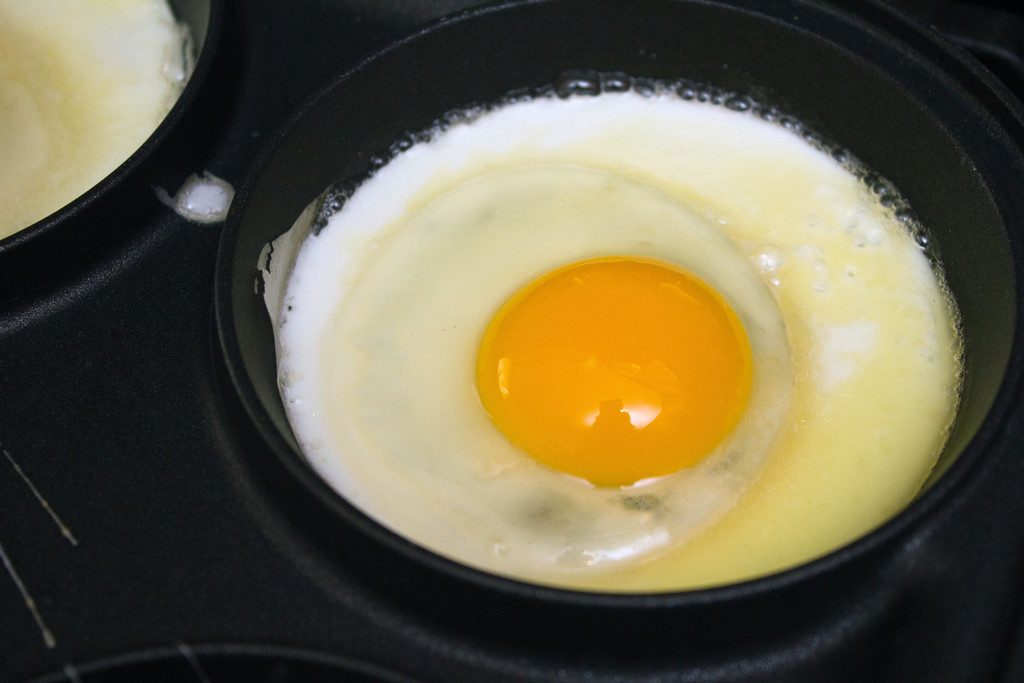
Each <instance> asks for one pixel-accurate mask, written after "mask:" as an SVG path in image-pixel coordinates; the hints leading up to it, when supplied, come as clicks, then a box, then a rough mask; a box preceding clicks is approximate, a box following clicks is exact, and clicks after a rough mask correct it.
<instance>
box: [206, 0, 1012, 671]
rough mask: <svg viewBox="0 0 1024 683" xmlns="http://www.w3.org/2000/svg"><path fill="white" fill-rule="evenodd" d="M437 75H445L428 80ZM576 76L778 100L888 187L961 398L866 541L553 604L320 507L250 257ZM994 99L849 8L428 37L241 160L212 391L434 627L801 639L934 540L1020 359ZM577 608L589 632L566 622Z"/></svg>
mask: <svg viewBox="0 0 1024 683" xmlns="http://www.w3.org/2000/svg"><path fill="white" fill-rule="evenodd" d="M580 17H585V19H584V20H580ZM723 35H729V36H732V37H733V38H732V39H730V40H721V39H720V38H719V37H718V36H723ZM524 36H525V38H524ZM867 43H870V44H871V45H872V50H871V52H870V54H866V53H865V51H864V49H863V45H864V44H867ZM765 46H775V47H773V48H772V49H765ZM467 54H468V55H473V56H474V59H472V60H466V59H465V55H467ZM456 63H457V64H460V65H463V66H460V68H459V69H458V70H452V69H450V68H449V67H450V65H451V64H456ZM579 69H592V70H594V71H600V72H622V73H627V74H631V75H638V76H639V75H644V76H650V77H651V78H659V79H674V78H687V79H690V80H693V81H697V82H705V83H713V84H715V85H717V86H719V87H721V88H725V89H728V90H730V91H733V92H737V93H751V94H752V95H754V96H756V97H757V98H758V99H761V100H767V101H770V102H775V103H778V104H779V106H780V108H783V109H784V110H785V111H786V112H788V113H790V114H791V115H793V116H794V117H796V118H798V119H799V120H801V121H804V122H806V123H807V124H809V125H810V126H812V127H813V128H814V129H815V130H816V131H818V132H819V133H820V134H821V135H822V136H823V137H824V138H826V139H828V140H830V141H832V142H834V143H836V144H838V145H840V146H842V147H843V148H846V149H850V150H853V151H854V152H855V153H856V155H857V156H858V157H859V158H860V159H861V160H862V161H863V162H864V163H865V165H866V166H868V167H869V168H871V169H873V170H875V171H876V172H878V173H879V174H880V175H882V176H883V177H885V178H887V179H889V180H890V181H892V182H893V183H894V184H895V186H896V187H898V188H900V190H901V191H902V193H903V195H904V196H905V197H906V198H907V199H908V201H909V202H910V204H911V205H912V206H913V207H914V210H915V211H916V213H917V215H918V216H919V217H920V219H921V221H922V223H923V224H924V225H927V226H928V227H929V229H930V230H931V232H932V234H933V236H934V238H935V241H936V242H937V243H938V246H939V250H940V252H941V254H942V256H943V258H944V261H943V263H944V268H945V273H946V276H947V280H948V284H949V287H950V289H951V291H952V294H953V296H954V298H955V299H956V301H957V303H958V305H959V308H960V311H961V315H962V324H963V329H964V332H965V344H966V350H965V368H966V373H967V377H968V380H967V383H966V386H965V388H964V392H963V396H962V400H961V406H960V411H959V414H958V418H957V420H956V423H955V425H954V426H953V430H952V435H951V438H950V440H949V443H948V444H947V447H946V449H945V450H944V452H943V453H942V454H941V457H940V460H939V465H938V467H937V469H936V472H935V474H934V475H933V477H932V478H931V479H930V480H929V482H928V484H927V485H926V487H925V490H924V491H923V492H922V493H921V494H920V495H919V496H918V498H917V499H916V500H915V501H914V502H913V503H912V504H911V505H910V506H909V507H908V508H907V509H905V510H904V511H903V512H901V513H899V514H898V515H896V516H895V517H894V518H893V519H891V520H890V521H889V522H887V523H885V524H884V525H882V526H881V527H879V528H878V529H876V530H875V531H874V532H872V533H870V534H868V535H867V536H865V537H863V538H861V539H859V540H857V541H855V542H853V543H851V544H849V545H847V546H845V547H843V548H840V549H838V550H836V551H834V552H832V553H830V554H828V555H826V556H825V557H822V558H820V559H818V560H815V561H812V562H809V563H807V564H804V565H801V566H799V567H796V568H793V569H790V570H788V571H784V572H781V573H778V574H774V575H771V576H767V577H764V578H760V579H755V580H752V581H747V582H744V583H739V584H733V585H726V586H722V587H717V588H709V589H703V590H695V591H686V592H678V593H664V594H647V595H635V594H633V595H629V594H596V593H582V592H571V591H565V590H560V589H554V588H546V587H539V586H535V585H530V584H525V583H520V582H517V581H513V580H507V579H502V578H498V577H495V576H491V575H488V574H484V573H482V572H478V571H476V570H473V569H469V568H467V567H464V566H461V565H458V564H456V563H454V562H451V561H449V560H446V559H444V558H441V557H439V556H437V555H434V554H432V553H430V552H428V551H426V550H423V549H421V548H419V547H418V546H416V545H414V544H412V543H410V542H408V541H406V540H405V539H403V538H400V537H399V536H397V535H395V534H393V533H391V532H390V531H388V530H386V529H384V528H383V527H382V526H380V525H378V524H377V523H376V522H374V521H372V520H370V519H369V518H367V517H366V516H365V515H363V514H362V513H361V512H360V511H358V510H357V509H355V508H354V507H352V506H351V505H350V504H349V503H347V502H346V501H345V500H343V499H342V498H341V497H339V496H338V495H337V494H335V493H334V491H333V490H332V489H330V488H329V487H328V486H327V485H326V484H325V483H324V482H323V481H322V480H321V479H320V477H319V476H318V475H317V474H316V473H315V472H314V471H313V470H312V468H311V467H310V466H309V465H308V464H307V463H306V462H305V461H304V459H303V458H302V456H301V455H300V453H299V450H298V448H297V445H296V442H295V439H294V436H293V435H292V433H291V430H290V429H289V426H288V423H287V420H286V417H285V412H284V409H283V406H282V405H281V399H280V396H279V393H278V388H277V380H276V368H275V357H274V346H273V337H272V333H271V325H270V321H269V319H268V316H267V315H266V310H265V308H264V305H263V302H262V299H261V297H259V296H258V295H256V294H254V284H255V281H256V278H257V263H258V260H259V257H260V252H261V250H262V249H263V247H264V245H265V244H267V243H268V242H269V241H271V240H272V239H274V238H275V237H277V236H278V235H279V234H281V233H282V232H284V231H285V230H286V229H288V228H289V227H290V226H291V225H292V223H293V221H294V220H295V218H296V216H298V215H299V213H300V212H301V211H302V209H303V208H304V207H305V206H306V205H307V204H308V203H309V202H310V201H311V200H312V199H313V198H314V197H316V196H317V195H319V194H320V193H321V192H323V191H324V189H325V188H326V187H327V186H329V185H330V184H332V183H333V182H335V181H337V180H338V179H346V178H356V177H360V176H362V175H364V174H365V173H366V172H367V170H368V169H369V168H371V166H372V164H373V159H374V158H375V155H377V154H379V153H380V152H381V151H382V150H387V149H388V147H389V145H391V144H392V143H393V142H394V141H395V140H398V139H399V138H400V137H401V136H402V135H403V134H405V133H406V132H408V131H415V130H420V129H424V128H426V127H428V126H429V125H430V124H431V123H432V122H433V121H435V120H437V119H438V118H439V117H440V116H441V115H443V114H444V113H445V112H448V111H452V110H459V109H464V108H465V107H467V106H469V105H471V104H473V103H480V102H490V101H495V100H497V99H498V98H500V97H502V96H503V95H505V94H506V93H509V92H512V91H515V90H517V89H521V88H539V87H542V86H545V85H548V84H551V83H552V82H553V81H554V80H555V79H556V78H557V77H558V75H559V74H563V73H566V72H571V71H574V70H579ZM1009 101H1010V100H1009V99H1008V98H1006V97H1005V96H1004V94H1003V92H1002V90H1001V86H999V85H997V84H996V83H995V82H994V80H993V79H992V78H991V76H989V75H988V74H987V73H986V72H984V71H983V70H982V69H981V68H980V67H979V66H977V65H976V64H975V63H974V62H973V61H971V60H970V59H969V58H967V57H965V56H964V55H963V54H962V53H961V52H958V51H956V50H954V49H952V48H950V47H949V46H948V45H947V44H946V43H945V42H944V41H942V40H941V39H940V38H938V37H936V36H934V35H931V34H926V33H924V32H922V31H921V30H920V29H918V28H917V26H916V25H915V24H913V23H911V22H908V21H907V20H905V19H903V18H902V17H901V16H900V15H899V14H897V13H895V12H893V11H892V10H889V9H887V8H884V7H882V6H875V5H873V4H872V5H867V6H865V5H864V4H862V3H858V2H854V1H853V0H850V1H849V2H839V3H835V5H834V6H830V7H829V8H825V7H823V6H819V5H817V4H813V3H810V2H789V3H783V4H781V5H772V4H767V3H761V4H759V5H758V6H757V9H751V8H750V3H744V2H739V1H737V2H715V3H704V2H673V1H670V0H651V1H648V2H642V3H628V4H627V3H615V2H607V3H605V2H602V3H589V2H586V1H585V0H540V1H534V2H523V3H506V4H501V5H496V6H490V7H486V8H482V9H478V10H471V11H468V12H466V13H463V14H460V15H457V16H455V17H452V18H449V19H446V20H442V21H440V22H439V23H437V24H434V25H432V26H431V27H429V28H427V29H425V30H423V31H420V32H418V33H416V34H414V35H412V36H410V37H408V38H406V39H405V40H402V41H400V42H398V43H395V44H393V45H392V46H390V47H389V48H387V49H385V50H384V51H382V52H381V53H379V54H377V55H376V56H374V57H373V58H371V59H369V60H368V61H366V62H364V63H363V64H361V65H360V66H358V67H357V68H356V69H354V70H353V71H351V72H349V73H347V74H345V75H343V76H341V77H340V78H339V79H338V80H337V81H335V82H334V83H333V84H332V85H331V86H329V87H328V88H326V89H325V90H324V91H322V92H321V93H319V94H318V95H317V96H316V97H315V98H314V99H313V100H312V101H311V102H309V103H308V104H307V105H306V106H305V107H304V108H303V109H302V110H301V111H300V112H298V113H297V114H296V115H295V116H294V117H293V119H292V120H291V121H290V122H289V124H288V125H287V126H286V127H285V129H284V130H283V131H282V132H281V133H280V134H279V135H278V136H277V137H276V139H275V140H273V141H272V142H271V143H270V144H269V145H268V147H267V148H266V149H264V151H263V153H262V154H261V155H260V157H259V159H258V161H257V163H256V165H255V166H254V168H253V169H252V171H251V173H250V175H249V177H248V178H247V180H246V181H245V182H244V184H243V185H242V187H241V188H240V191H239V193H238V196H237V197H236V200H235V202H234V204H233V206H232V209H231V213H230V215H229V217H228V225H227V227H226V229H225V231H224V233H223V236H222V241H221V245H220V251H219V254H218V267H217V279H216V318H217V326H218V332H219V335H220V341H221V346H222V351H223V353H224V359H225V363H226V366H227V370H228V373H229V375H230V377H231V380H232V382H233V384H234V388H235V390H236V391H237V393H238V396H239V398H240V400H241V403H242V406H243V407H244V409H245V411H246V413H247V414H248V416H249V418H250V419H251V420H252V422H253V424H254V425H255V427H256V429H257V430H258V432H259V433H260V435H261V436H262V437H263V440H264V441H265V442H266V444H267V446H268V447H269V451H270V452H271V453H272V454H273V458H274V460H275V461H276V463H275V464H276V466H281V467H282V468H283V469H284V470H286V471H287V472H289V473H290V476H291V477H293V478H294V480H295V481H296V482H297V483H298V485H299V487H300V488H302V489H304V490H305V491H306V492H307V493H308V495H309V496H310V497H311V499H313V500H316V501H318V505H320V506H322V507H323V508H324V509H326V511H327V512H328V514H329V519H330V521H329V522H328V526H330V525H333V526H334V528H336V529H337V530H338V531H337V533H338V536H339V537H341V536H344V535H345V534H347V533H348V532H349V531H350V530H354V531H355V533H356V535H358V536H361V537H363V538H365V539H367V541H368V543H369V545H370V546H371V547H374V548H379V549H386V550H387V551H389V552H388V553H386V556H387V557H389V558H393V559H394V560H395V561H397V562H399V563H400V564H399V566H400V567H402V568H404V570H407V571H409V572H410V575H409V576H408V577H407V580H406V579H403V581H404V582H405V583H407V584H408V585H410V586H412V585H416V586H421V587H429V589H427V592H428V593H430V594H431V595H434V596H438V597H436V599H433V598H432V599H431V604H432V605H435V606H437V607H438V609H443V607H440V606H441V605H442V603H444V602H446V599H445V597H443V596H449V597H450V596H453V595H454V596H456V598H455V599H454V600H455V603H456V604H458V605H463V606H465V605H467V604H473V601H474V600H477V599H479V600H480V601H481V603H485V604H489V605H492V606H493V605H505V606H507V605H509V604H512V605H516V606H518V607H521V608H523V609H524V610H526V611H525V612H524V614H529V615H530V616H524V617H523V618H522V621H523V627H524V628H527V627H528V626H529V625H530V624H533V625H535V624H536V623H537V620H538V619H541V618H543V619H545V620H547V621H546V623H548V624H549V625H550V626H549V627H547V628H546V631H550V632H552V633H553V634H557V633H559V630H560V629H561V628H567V627H570V626H571V627H573V628H577V629H579V628H582V630H583V631H585V632H586V634H590V635H593V636H595V637H597V638H598V639H599V640H600V641H601V642H604V641H606V640H608V639H609V637H610V636H609V634H608V633H607V632H605V633H604V634H603V636H602V635H601V633H600V627H599V626H598V627H593V626H586V624H587V623H590V622H594V623H607V621H606V620H607V618H630V619H635V621H631V622H630V624H631V626H635V627H636V628H637V633H644V634H659V633H660V635H657V637H658V638H660V641H659V642H667V641H666V640H665V639H666V636H665V633H664V631H662V630H661V629H663V628H664V627H665V626H666V623H671V624H672V628H673V629H675V630H674V631H672V633H673V636H672V638H671V640H672V642H673V643H675V644H676V645H678V643H679V640H680V639H683V638H689V639H690V640H688V641H687V642H688V643H689V645H687V646H686V649H687V651H690V650H691V649H692V650H694V651H701V648H704V649H703V650H702V656H709V657H711V656H714V653H715V652H718V653H722V652H728V651H730V650H732V651H735V649H736V648H739V647H742V646H743V644H744V643H746V644H748V645H749V644H753V643H756V642H758V639H759V638H764V637H767V635H766V634H773V633H776V632H777V630H779V629H781V630H785V629H787V628H797V627H800V626H801V625H802V626H806V625H807V624H814V623H820V622H822V621H823V620H826V619H828V618H830V617H829V616H828V615H823V610H821V609H820V605H822V604H829V605H832V606H833V610H832V611H833V612H834V611H837V610H841V609H842V605H844V604H850V602H849V601H856V600H858V599H859V598H863V597H864V596H865V595H871V596H873V597H872V600H875V599H888V598H889V597H891V595H890V594H888V593H886V591H879V590H878V587H877V584H875V585H872V584H871V583H870V581H869V580H868V579H867V578H866V577H867V576H871V575H875V574H877V573H878V572H879V571H881V569H882V568H883V567H884V566H885V564H886V562H887V558H889V557H890V556H891V555H892V554H893V553H894V549H895V548H896V547H898V545H899V544H901V543H905V542H907V541H908V540H909V539H910V538H912V537H914V535H916V534H923V533H925V532H926V531H927V529H928V527H929V525H931V524H935V523H937V522H936V517H937V511H939V510H941V509H942V508H943V507H944V506H948V505H950V504H951V503H952V502H953V501H954V499H955V498H956V497H957V496H962V495H965V490H966V489H967V484H968V482H969V480H970V479H971V477H972V476H974V475H975V474H976V473H977V471H978V469H979V468H980V467H981V464H982V463H983V462H984V459H985V456H986V451H987V449H988V448H989V446H990V445H991V443H992V442H993V440H995V439H999V438H1005V437H1004V436H1003V435H1002V434H1001V428H1002V423H1003V420H1004V417H1005V415H1006V413H1007V411H1008V409H1009V408H1010V407H1011V406H1012V405H1013V396H1014V394H1015V392H1016V390H1017V386H1018V382H1019V375H1020V373H1021V364H1022V360H1021V354H1022V353H1024V349H1022V345H1021V344H1020V343H1019V341H1018V340H1019V339H1020V338H1021V330H1020V325H1021V323H1020V310H1021V301H1022V298H1021V283H1020V277H1019V272H1018V271H1019V269H1020V264H1021V259H1022V256H1021V254H1022V249H1021V235H1020V234H1019V232H1018V231H1017V229H1016V227H1015V226H1019V225H1020V224H1021V221H1022V219H1024V197H1021V196H1020V195H1019V193H1018V192H1016V191H1015V188H1016V187H1019V186H1020V183H1021V182H1022V181H1024V178H1020V177H1017V176H1018V175H1019V170H1017V169H1020V168H1021V167H1022V164H1021V161H1022V160H1021V158H1020V152H1019V147H1018V146H1017V145H1018V144H1019V142H1020V140H1021V139H1022V132H1021V130H1020V124H1019V121H1020V120H1021V119H1020V112H1019V111H1018V109H1017V107H1016V105H1011V104H1008V102H1009ZM982 140H985V141H986V142H985V143H984V144H983V143H982V142H981V141H982ZM964 158H967V159H969V160H970V163H963V159H964ZM920 169H942V172H941V173H938V172H933V173H925V174H921V173H920ZM1007 169H1014V170H1012V171H1008V170H1007ZM253 457H254V458H255V457H260V456H259V454H256V455H254V456H253ZM326 533H327V536H328V537H330V535H331V533H332V532H331V531H330V530H327V532H326ZM409 590H410V591H412V590H413V589H412V588H410V589H409ZM891 590H895V588H891ZM467 596H472V597H467ZM449 602H450V601H449ZM783 606H784V607H783ZM450 609H455V608H450ZM481 609H482V608H481ZM581 610H582V611H581ZM828 611H829V610H824V612H828ZM590 612H592V613H593V614H594V615H595V616H600V617H602V618H600V619H596V620H595V619H587V618H585V616H584V615H585V614H587V613H590ZM664 619H669V622H666V621H664ZM587 629H591V630H587ZM578 635H579V637H580V638H583V637H584V636H585V634H582V633H580V634H578ZM609 642H617V641H615V640H614V638H612V639H611V641H609Z"/></svg>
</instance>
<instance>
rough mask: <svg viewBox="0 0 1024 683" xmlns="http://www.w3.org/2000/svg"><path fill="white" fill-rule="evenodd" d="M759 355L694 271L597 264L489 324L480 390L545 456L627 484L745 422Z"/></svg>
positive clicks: (690, 459)
mask: <svg viewBox="0 0 1024 683" xmlns="http://www.w3.org/2000/svg"><path fill="white" fill-rule="evenodd" d="M751 375H752V362H751V352H750V343H749V340H748V339H747V335H746V332H745V331H744V329H743V325H742V323H741V322H740V320H739V318H738V317H737V315H736V313H735V312H734V311H733V310H732V309H731V308H730V306H729V305H728V303H726V301H725V300H724V299H723V298H722V297H721V295H719V294H718V293H717V292H716V291H715V290H714V289H712V288H711V287H710V286H709V285H707V284H706V283H705V282H703V281H702V280H700V279H698V278H697V277H695V276H693V275H691V274H690V273H687V272H685V271H683V270H680V269H677V268H675V267H673V266H670V265H668V264H664V263H660V262H656V261H650V260H641V259H633V258H600V259H591V260H587V261H582V262H579V263H575V264H571V265H569V266H565V267H563V268H560V269H558V270H555V271H552V272H550V273H548V274H546V275H544V276H542V277H541V278H539V279H538V280H536V281H534V282H532V283H530V284H528V285H527V286H526V287H524V288H523V289H522V290H520V291H519V292H517V293H516V294H515V295H513V296H512V297H511V298H510V299H509V300H508V301H507V302H506V303H505V305H504V306H502V308H501V309H500V310H499V311H498V313H497V314H496V315H495V317H494V319H493V320H492V321H491V323H490V325H489V326H488V328H487V330H486V332H485V333H484V338H483V341H482V343H481V346H480V352H479V356H478V359H477V389H478V392H479V394H480V399H481V401H482V403H483V406H484V408H485V409H486V410H487V412H488V414H489V415H490V416H491V419H492V420H493V421H494V423H495V424H496V425H497V427H498V428H499V429H500V430H501V431H502V432H503V433H504V434H505V436H506V437H507V438H508V439H509V440H511V441H512V442H513V443H515V444H516V445H518V446H519V447H520V448H522V449H524V450H525V451H526V452H527V453H529V454H530V455H531V456H532V457H533V458H535V459H536V460H538V461H540V462H541V463H543V464H545V465H547V466H549V467H552V468H554V469H557V470H561V471H563V472H566V473H568V474H571V475H574V476H577V477H581V478H583V479H587V480H588V481H590V482H592V483H593V484H596V485H599V486H625V485H629V484H633V483H635V482H637V481H639V480H642V479H647V478H650V477H658V476H663V475H666V474H671V473H672V472H675V471H677V470H679V469H681V468H684V467H688V466H692V465H695V464H697V463H699V462H700V461H701V460H702V459H704V457H706V456H707V455H708V454H709V453H710V452H711V451H712V450H713V449H714V448H715V446H717V445H718V444H719V443H720V442H721V441H722V439H723V438H724V437H725V436H726V435H727V434H729V432H730V431H731V430H732V429H733V427H734V426H735V425H736V423H737V422H738V421H739V418H740V416H741V414H742V413H743V410H744V408H745V407H746V403H747V399H748V397H749V394H750V387H751Z"/></svg>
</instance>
